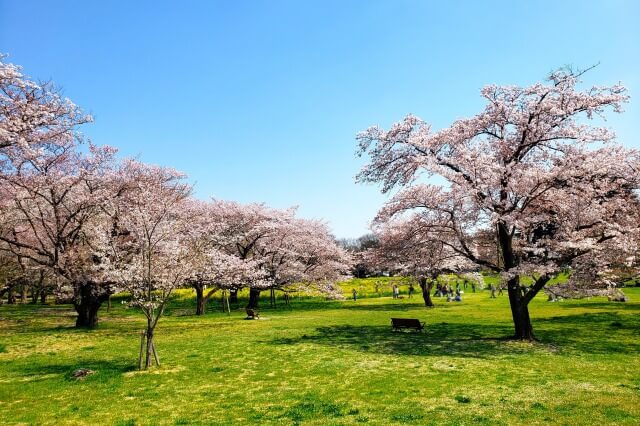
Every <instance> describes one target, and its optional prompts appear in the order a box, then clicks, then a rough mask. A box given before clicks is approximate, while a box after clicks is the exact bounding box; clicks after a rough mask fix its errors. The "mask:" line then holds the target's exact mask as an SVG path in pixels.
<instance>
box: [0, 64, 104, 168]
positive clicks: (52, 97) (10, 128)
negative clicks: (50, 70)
mask: <svg viewBox="0 0 640 426" xmlns="http://www.w3.org/2000/svg"><path fill="white" fill-rule="evenodd" d="M91 120H92V118H91V116H89V115H86V114H84V113H82V111H81V110H80V109H79V108H78V107H77V106H76V105H75V104H74V103H73V102H71V101H70V100H69V99H66V98H64V97H63V96H61V95H60V92H59V90H57V89H56V88H55V86H54V85H53V84H51V83H36V82H34V81H32V80H29V79H28V78H27V77H26V76H25V75H24V74H22V70H21V69H20V67H18V66H16V65H13V64H10V63H7V62H6V61H5V56H3V55H0V169H1V170H4V171H6V169H7V168H8V169H15V168H16V167H19V166H20V165H21V164H23V163H24V162H25V161H29V160H30V161H34V160H35V159H37V158H38V157H40V156H42V155H43V154H44V153H46V152H51V151H58V150H61V149H62V150H69V148H70V147H72V146H74V145H75V144H77V143H78V142H79V141H80V140H81V135H80V133H78V131H77V127H78V126H79V125H81V124H84V123H88V122H90V121H91Z"/></svg>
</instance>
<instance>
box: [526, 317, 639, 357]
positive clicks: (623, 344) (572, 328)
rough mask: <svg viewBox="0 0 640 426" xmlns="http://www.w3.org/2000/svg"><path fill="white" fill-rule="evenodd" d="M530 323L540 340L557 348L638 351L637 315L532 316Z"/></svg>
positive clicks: (608, 352) (608, 351)
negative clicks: (532, 320)
mask: <svg viewBox="0 0 640 426" xmlns="http://www.w3.org/2000/svg"><path fill="white" fill-rule="evenodd" d="M589 306H591V305H589ZM533 326H534V331H535V332H536V335H537V336H538V338H539V339H540V340H541V341H542V342H545V343H551V344H554V345H557V346H558V347H560V348H564V349H568V350H572V351H578V352H584V353H590V354H612V353H627V354H628V353H640V343H639V342H640V340H639V339H638V338H639V337H640V317H638V316H637V315H620V313H618V312H598V313H584V314H578V315H566V316H556V317H547V318H541V319H536V320H534V323H533Z"/></svg>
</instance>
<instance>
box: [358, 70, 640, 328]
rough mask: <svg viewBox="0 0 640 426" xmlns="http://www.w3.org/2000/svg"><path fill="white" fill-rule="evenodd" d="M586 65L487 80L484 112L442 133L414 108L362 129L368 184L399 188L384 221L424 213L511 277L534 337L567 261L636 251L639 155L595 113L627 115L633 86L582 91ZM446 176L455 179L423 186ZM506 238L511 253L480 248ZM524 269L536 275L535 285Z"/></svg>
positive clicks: (465, 250) (518, 319) (516, 318)
mask: <svg viewBox="0 0 640 426" xmlns="http://www.w3.org/2000/svg"><path fill="white" fill-rule="evenodd" d="M582 74H583V73H582V72H574V71H572V70H560V71H557V72H554V73H552V74H551V75H550V76H549V78H548V81H547V82H546V83H537V84H534V85H532V86H529V87H516V86H495V85H491V86H487V87H485V88H484V89H482V92H481V94H482V97H483V98H484V99H485V101H486V106H485V108H484V110H483V111H481V112H480V113H479V114H477V115H475V116H473V117H471V118H466V119H460V120H457V121H455V122H454V123H453V124H452V125H451V126H450V127H448V128H445V129H442V130H439V131H435V132H434V131H432V130H431V126H429V125H428V124H427V123H425V122H424V121H422V120H421V119H419V118H417V117H415V116H413V115H409V116H407V117H406V118H405V119H404V120H403V121H401V122H399V123H397V124H394V125H393V126H392V127H391V128H390V129H389V130H388V131H384V130H382V129H381V128H379V127H372V128H370V129H368V130H366V131H365V132H363V133H361V134H360V135H359V136H358V140H359V142H360V149H359V153H360V154H361V155H362V154H366V155H367V156H368V157H369V158H370V162H369V163H368V164H367V165H366V166H365V167H364V168H363V170H362V171H361V172H360V174H359V175H358V180H359V181H360V182H380V183H382V190H383V191H384V192H387V191H390V190H391V189H393V188H399V189H400V191H399V192H398V194H396V195H395V196H394V197H393V198H392V200H391V201H390V202H389V203H388V204H387V206H386V207H385V208H384V209H383V210H382V211H381V213H380V216H381V217H384V218H389V217H394V216H400V215H403V214H405V212H407V211H410V210H415V211H418V212H419V214H420V215H421V216H422V220H423V221H424V222H425V223H427V224H429V226H430V228H431V229H433V230H434V232H437V233H439V234H440V235H441V238H440V240H441V241H442V243H443V244H446V245H448V246H449V247H450V248H451V249H452V250H454V251H455V252H456V253H458V254H459V255H461V256H464V257H466V258H467V259H468V260H470V261H472V262H474V263H476V264H477V265H480V266H483V267H486V268H489V269H491V270H493V271H495V272H499V273H501V274H503V276H504V277H505V279H506V280H507V284H508V294H509V302H510V307H511V314H512V318H513V323H514V328H515V333H514V336H515V338H517V339H527V340H530V339H534V333H533V328H532V325H531V320H530V317H529V302H530V301H531V300H532V299H533V298H534V297H535V295H536V294H537V293H538V292H539V291H540V290H541V289H542V288H543V287H544V286H545V285H546V283H547V282H548V281H549V280H550V279H551V278H552V277H553V276H554V275H555V274H557V273H558V271H560V270H561V269H562V268H565V267H567V266H570V265H571V264H572V263H574V262H579V259H580V257H581V256H584V255H588V254H590V253H593V252H598V251H603V250H611V249H612V248H614V249H615V250H626V249H628V248H629V244H633V243H634V241H637V240H635V239H634V238H631V237H630V236H631V234H633V233H635V232H637V226H635V225H634V224H633V221H632V220H630V219H629V218H630V217H631V216H633V215H634V214H635V213H634V212H632V211H630V210H632V209H633V208H634V207H633V206H635V203H634V202H633V200H634V199H635V195H634V191H635V190H636V189H637V188H638V170H639V167H638V164H639V161H638V152H637V151H634V150H629V149H625V148H623V147H622V146H620V145H619V144H617V143H616V142H615V136H614V133H613V132H612V131H611V130H609V129H607V128H604V127H601V126H598V125H597V124H598V123H596V122H594V121H593V120H591V121H590V119H594V118H599V117H601V116H603V114H604V113H605V112H606V111H607V110H613V111H615V112H621V111H622V105H623V104H624V103H625V102H627V100H628V95H627V93H626V90H625V88H624V87H622V86H620V85H613V86H610V87H598V86H594V87H591V88H588V89H585V90H580V89H579V88H578V83H579V78H580V77H581V75H582ZM433 175H438V176H440V177H441V178H443V179H444V180H445V181H446V185H445V186H434V185H425V184H421V183H419V181H418V178H419V177H421V176H427V177H428V176H433ZM480 231H484V232H492V233H494V235H496V241H497V244H498V250H499V257H498V258H497V259H495V260H490V259H487V258H483V257H481V256H480V255H479V252H478V250H477V249H476V247H475V246H474V236H475V235H478V233H479V232H480ZM523 275H530V276H532V277H533V278H534V282H533V284H532V285H524V284H523V282H522V281H521V277H522V276H523Z"/></svg>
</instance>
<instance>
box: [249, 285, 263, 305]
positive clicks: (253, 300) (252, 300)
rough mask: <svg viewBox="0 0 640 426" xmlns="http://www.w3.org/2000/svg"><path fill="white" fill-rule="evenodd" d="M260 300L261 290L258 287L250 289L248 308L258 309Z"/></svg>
mask: <svg viewBox="0 0 640 426" xmlns="http://www.w3.org/2000/svg"><path fill="white" fill-rule="evenodd" d="M259 300H260V290H258V289H257V288H250V289H249V304H248V305H247V308H250V309H258V301H259Z"/></svg>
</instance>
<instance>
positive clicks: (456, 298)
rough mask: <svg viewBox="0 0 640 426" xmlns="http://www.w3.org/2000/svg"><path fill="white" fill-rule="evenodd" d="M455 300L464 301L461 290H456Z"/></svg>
mask: <svg viewBox="0 0 640 426" xmlns="http://www.w3.org/2000/svg"><path fill="white" fill-rule="evenodd" d="M453 300H455V301H456V302H462V293H460V290H456V297H455V298H454V299H453Z"/></svg>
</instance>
